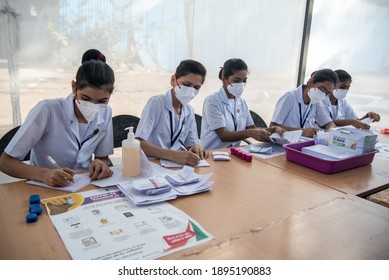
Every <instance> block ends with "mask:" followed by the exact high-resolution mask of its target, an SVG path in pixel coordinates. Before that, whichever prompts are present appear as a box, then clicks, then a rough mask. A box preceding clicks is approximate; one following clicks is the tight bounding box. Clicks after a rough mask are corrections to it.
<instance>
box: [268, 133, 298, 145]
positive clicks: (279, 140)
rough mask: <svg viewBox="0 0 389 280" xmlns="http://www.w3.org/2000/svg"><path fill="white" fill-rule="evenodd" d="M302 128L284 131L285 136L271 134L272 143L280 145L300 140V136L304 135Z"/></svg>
mask: <svg viewBox="0 0 389 280" xmlns="http://www.w3.org/2000/svg"><path fill="white" fill-rule="evenodd" d="M302 133H303V131H302V130H292V131H286V132H284V134H283V136H282V137H281V135H279V134H278V133H273V134H272V135H270V137H269V139H270V141H271V142H272V143H274V144H278V145H284V144H288V143H296V142H299V141H300V137H301V135H302Z"/></svg>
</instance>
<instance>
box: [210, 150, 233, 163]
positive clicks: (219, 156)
mask: <svg viewBox="0 0 389 280" xmlns="http://www.w3.org/2000/svg"><path fill="white" fill-rule="evenodd" d="M212 156H213V160H216V161H217V160H224V161H229V160H231V157H230V154H229V153H228V152H221V151H214V152H212Z"/></svg>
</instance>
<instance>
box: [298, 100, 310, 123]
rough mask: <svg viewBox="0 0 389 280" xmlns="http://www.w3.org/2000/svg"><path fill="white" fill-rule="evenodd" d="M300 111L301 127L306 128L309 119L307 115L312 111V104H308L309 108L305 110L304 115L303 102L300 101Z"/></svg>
mask: <svg viewBox="0 0 389 280" xmlns="http://www.w3.org/2000/svg"><path fill="white" fill-rule="evenodd" d="M299 111H300V127H301V128H304V125H305V122H306V121H307V117H308V115H309V113H310V111H311V104H309V105H308V109H307V110H306V111H305V114H304V117H303V114H302V112H301V103H299Z"/></svg>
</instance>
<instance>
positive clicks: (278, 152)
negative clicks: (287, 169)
mask: <svg viewBox="0 0 389 280" xmlns="http://www.w3.org/2000/svg"><path fill="white" fill-rule="evenodd" d="M251 145H255V146H259V147H264V148H268V147H271V148H272V151H273V152H272V153H271V154H260V153H251V152H250V146H251ZM251 145H247V146H243V147H239V149H240V150H242V151H244V152H246V153H251V154H252V155H253V156H254V157H259V158H262V159H267V158H272V157H277V156H280V155H284V154H285V153H286V152H285V149H284V147H282V146H280V145H277V144H273V143H268V142H259V143H255V144H251Z"/></svg>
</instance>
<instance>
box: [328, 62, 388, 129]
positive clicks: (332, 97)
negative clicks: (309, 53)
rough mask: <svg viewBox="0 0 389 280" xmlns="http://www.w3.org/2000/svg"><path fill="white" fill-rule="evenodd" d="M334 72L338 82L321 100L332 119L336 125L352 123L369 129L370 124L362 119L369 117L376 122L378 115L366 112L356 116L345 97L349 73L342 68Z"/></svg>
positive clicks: (349, 78) (349, 77)
mask: <svg viewBox="0 0 389 280" xmlns="http://www.w3.org/2000/svg"><path fill="white" fill-rule="evenodd" d="M335 73H336V74H337V75H338V79H339V83H338V84H337V85H336V88H335V90H334V91H333V92H331V93H330V94H328V96H327V97H326V99H325V100H324V102H323V103H324V105H325V108H326V110H327V111H328V113H329V115H330V117H331V119H332V121H333V122H334V123H335V125H336V126H346V125H352V126H354V127H356V128H362V129H369V128H370V125H369V124H367V123H365V122H363V121H362V120H364V119H367V118H369V119H370V120H371V121H372V122H378V121H379V120H380V115H379V114H377V113H374V112H368V113H366V115H364V116H363V117H362V118H358V115H357V114H356V113H355V111H354V109H353V108H352V107H351V105H350V103H348V102H347V100H346V99H345V97H346V95H347V93H348V91H349V89H350V85H351V82H352V78H351V76H350V74H349V73H347V72H346V71H344V70H335Z"/></svg>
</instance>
